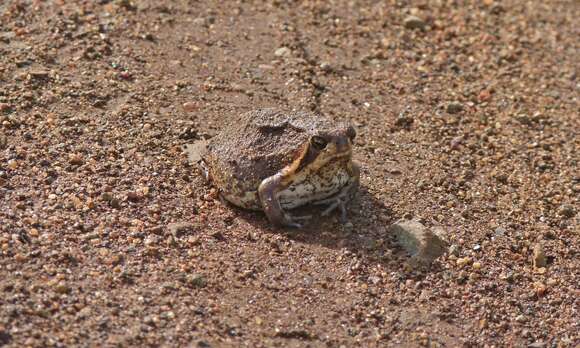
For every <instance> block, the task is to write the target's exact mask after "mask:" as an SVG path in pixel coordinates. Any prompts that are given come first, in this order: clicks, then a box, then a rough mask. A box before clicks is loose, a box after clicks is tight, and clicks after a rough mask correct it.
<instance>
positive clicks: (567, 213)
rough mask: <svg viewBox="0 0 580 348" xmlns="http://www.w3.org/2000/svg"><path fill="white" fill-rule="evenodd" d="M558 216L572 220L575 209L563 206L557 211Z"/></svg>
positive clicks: (570, 206)
mask: <svg viewBox="0 0 580 348" xmlns="http://www.w3.org/2000/svg"><path fill="white" fill-rule="evenodd" d="M558 214H559V215H560V216H562V217H564V218H572V217H574V215H576V209H574V206H573V205H571V204H563V205H562V206H560V208H559V209H558Z"/></svg>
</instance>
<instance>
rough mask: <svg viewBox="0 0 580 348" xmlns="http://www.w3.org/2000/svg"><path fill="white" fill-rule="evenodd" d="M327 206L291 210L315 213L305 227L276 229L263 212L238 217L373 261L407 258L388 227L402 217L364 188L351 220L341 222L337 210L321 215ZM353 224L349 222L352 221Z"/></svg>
mask: <svg viewBox="0 0 580 348" xmlns="http://www.w3.org/2000/svg"><path fill="white" fill-rule="evenodd" d="M323 210H324V207H322V208H321V207H318V206H306V207H303V208H298V209H294V210H292V211H291V213H292V214H294V215H312V216H313V218H312V219H311V220H309V221H308V222H307V223H306V224H305V225H304V226H303V227H302V228H299V229H296V228H274V227H272V226H271V225H270V224H269V222H268V220H267V219H266V217H265V216H264V215H263V214H261V213H255V212H241V213H240V214H239V215H238V217H240V218H242V219H244V220H245V221H246V222H247V223H249V224H250V225H252V226H253V227H254V228H255V230H256V231H259V233H272V234H278V235H281V236H284V237H285V238H288V239H290V240H292V241H294V242H298V243H304V244H316V245H320V246H322V247H324V248H328V249H333V250H344V249H346V250H348V251H349V252H350V253H352V254H354V255H357V256H358V257H364V258H367V259H369V260H371V262H373V263H374V262H376V263H381V264H385V265H386V264H389V263H390V261H393V260H394V259H395V258H396V259H397V260H401V259H405V258H406V255H405V252H404V251H403V250H401V248H400V247H399V246H398V245H397V244H396V242H395V239H394V236H392V235H391V234H390V233H389V232H388V227H389V225H390V224H391V223H393V222H394V221H396V220H397V219H398V218H399V217H397V216H395V215H394V214H393V211H392V210H391V208H390V207H388V206H387V205H385V203H383V202H382V201H380V200H379V199H377V198H376V197H375V196H374V195H373V194H372V193H370V192H369V191H368V190H367V189H366V188H364V187H361V188H360V189H359V193H358V195H357V197H356V198H355V200H354V201H352V202H350V203H349V206H348V222H347V224H343V223H341V222H339V219H338V213H332V214H330V215H329V216H321V215H320V213H321V212H322V211H323ZM349 223H350V224H349Z"/></svg>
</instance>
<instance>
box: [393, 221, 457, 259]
mask: <svg viewBox="0 0 580 348" xmlns="http://www.w3.org/2000/svg"><path fill="white" fill-rule="evenodd" d="M388 231H389V232H390V233H394V234H395V237H396V238H397V241H398V243H399V244H400V245H401V247H403V249H405V251H407V252H408V253H409V254H410V255H411V256H412V258H413V259H414V261H417V262H419V263H421V264H431V263H432V262H433V261H434V260H435V259H437V258H438V257H439V256H441V255H443V253H444V252H445V250H447V244H448V243H447V242H446V241H444V240H443V239H442V238H441V237H440V236H438V235H437V234H436V233H433V231H431V230H429V229H428V228H427V227H425V226H424V225H423V224H421V223H420V222H418V221H415V220H405V219H402V220H399V221H397V222H396V223H394V224H392V225H391V226H390V227H389V229H388Z"/></svg>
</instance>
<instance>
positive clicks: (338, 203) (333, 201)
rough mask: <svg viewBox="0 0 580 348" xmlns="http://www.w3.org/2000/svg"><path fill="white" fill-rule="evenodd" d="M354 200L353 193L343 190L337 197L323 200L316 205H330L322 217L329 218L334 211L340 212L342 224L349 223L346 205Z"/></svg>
mask: <svg viewBox="0 0 580 348" xmlns="http://www.w3.org/2000/svg"><path fill="white" fill-rule="evenodd" d="M351 199H352V192H351V190H350V189H345V190H342V191H341V192H340V193H338V194H337V195H334V196H332V197H330V198H326V199H323V200H321V201H318V202H316V203H314V204H316V205H328V207H327V208H326V209H324V211H323V212H322V216H328V215H329V214H330V213H332V212H333V211H335V210H337V209H339V210H340V222H342V223H346V222H347V220H348V219H347V214H346V205H347V203H348V202H349V201H350V200H351Z"/></svg>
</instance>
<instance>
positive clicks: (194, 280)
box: [187, 273, 207, 288]
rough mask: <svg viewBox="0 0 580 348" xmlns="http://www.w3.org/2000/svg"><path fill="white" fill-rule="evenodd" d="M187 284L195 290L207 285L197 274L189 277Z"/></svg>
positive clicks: (203, 278)
mask: <svg viewBox="0 0 580 348" xmlns="http://www.w3.org/2000/svg"><path fill="white" fill-rule="evenodd" d="M187 282H188V283H189V285H191V286H193V287H195V288H203V287H205V286H206V285H207V281H206V279H205V277H204V276H203V275H201V274H197V273H195V274H191V275H189V276H188V277H187Z"/></svg>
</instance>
